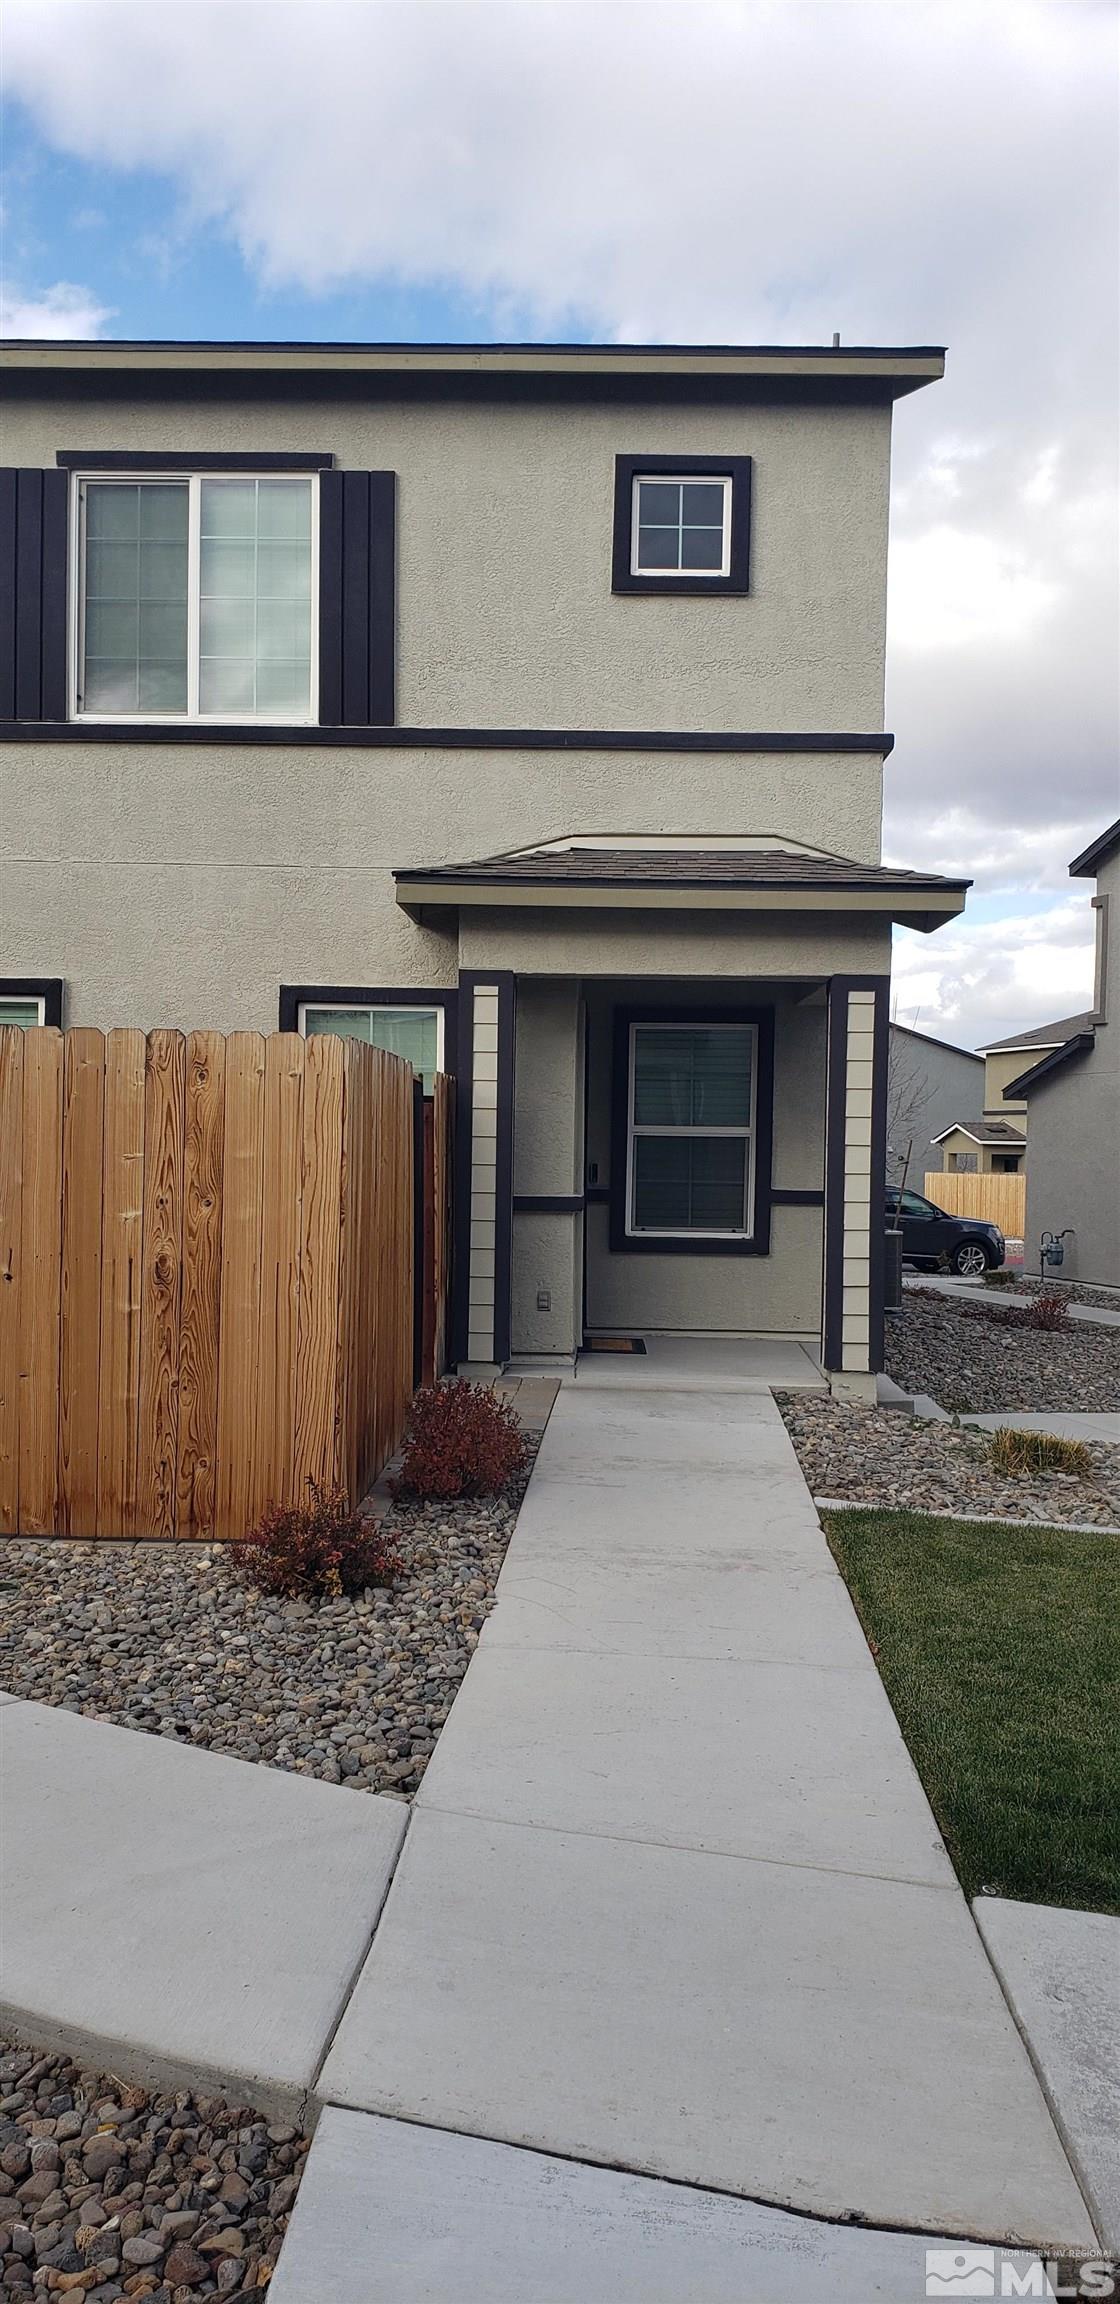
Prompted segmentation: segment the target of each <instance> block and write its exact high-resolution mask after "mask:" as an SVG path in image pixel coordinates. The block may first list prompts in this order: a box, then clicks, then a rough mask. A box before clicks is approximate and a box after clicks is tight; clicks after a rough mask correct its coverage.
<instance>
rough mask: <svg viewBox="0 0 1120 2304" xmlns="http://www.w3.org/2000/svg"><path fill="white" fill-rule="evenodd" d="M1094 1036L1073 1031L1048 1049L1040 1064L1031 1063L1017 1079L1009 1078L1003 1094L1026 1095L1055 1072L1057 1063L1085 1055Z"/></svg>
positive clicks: (1093, 1034)
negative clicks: (1056, 1045) (1061, 1041)
mask: <svg viewBox="0 0 1120 2304" xmlns="http://www.w3.org/2000/svg"><path fill="white" fill-rule="evenodd" d="M1095 1038H1096V1034H1095V1033H1093V1032H1091V1031H1085V1032H1075V1033H1073V1034H1072V1036H1071V1037H1070V1039H1068V1040H1066V1041H1063V1043H1062V1046H1061V1047H1060V1048H1051V1049H1049V1050H1048V1052H1047V1054H1046V1055H1045V1056H1044V1057H1043V1059H1042V1062H1041V1063H1040V1064H1032V1065H1031V1066H1030V1067H1029V1069H1028V1070H1027V1071H1026V1072H1020V1074H1019V1076H1018V1079H1016V1080H1009V1081H1008V1083H1007V1086H1006V1088H1005V1089H1004V1091H1003V1093H1004V1095H1005V1096H1026V1095H1028V1094H1029V1092H1030V1090H1031V1089H1032V1088H1037V1087H1038V1084H1039V1082H1040V1081H1041V1080H1045V1079H1046V1078H1047V1075H1048V1074H1049V1073H1051V1072H1056V1071H1057V1069H1058V1066H1059V1064H1068V1063H1069V1060H1070V1058H1071V1056H1087V1055H1088V1053H1089V1050H1090V1048H1091V1047H1092V1046H1093V1043H1094V1040H1095Z"/></svg>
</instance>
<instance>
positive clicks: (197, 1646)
mask: <svg viewBox="0 0 1120 2304" xmlns="http://www.w3.org/2000/svg"><path fill="white" fill-rule="evenodd" d="M532 1446H533V1443H532V1441H530V1447H532ZM527 1479H528V1474H527V1473H526V1475H525V1478H524V1479H523V1480H521V1481H520V1482H519V1484H518V1485H517V1487H516V1488H515V1489H513V1490H511V1491H510V1493H509V1495H508V1496H507V1497H502V1498H494V1497H486V1498H482V1499H478V1500H475V1501H460V1502H457V1503H453V1504H416V1503H407V1504H406V1503H403V1502H402V1503H399V1504H395V1505H394V1506H393V1507H392V1509H391V1510H390V1511H389V1512H388V1514H387V1515H386V1518H385V1521H384V1527H385V1531H386V1534H387V1536H388V1539H389V1541H390V1543H391V1546H392V1549H393V1550H394V1552H395V1553H396V1554H397V1556H398V1558H399V1559H400V1561H401V1574H400V1576H399V1577H398V1579H397V1582H396V1583H395V1585H394V1586H393V1587H392V1588H391V1589H390V1590H385V1591H369V1592H364V1593H361V1594H359V1595H358V1596H357V1597H356V1598H354V1599H340V1600H321V1601H302V1600H273V1599H269V1598H267V1597H266V1596H265V1595H264V1594H263V1593H261V1592H257V1591H255V1590H253V1589H251V1588H250V1587H248V1586H247V1585H245V1584H243V1583H242V1582H241V1580H240V1578H239V1576H238V1575H237V1573H236V1570H235V1569H234V1567H233V1565H232V1563H231V1561H230V1557H229V1550H228V1548H227V1547H225V1546H217V1545H214V1546H211V1545H194V1544H182V1545H175V1546H171V1545H152V1544H115V1543H113V1544H107V1543H99V1544H91V1543H72V1542H70V1541H68V1540H67V1541H63V1540H61V1539H59V1538H57V1537H52V1538H48V1539H39V1540H36V1539H33V1538H15V1539H11V1540H9V1541H8V1542H6V1543H3V1544H0V1594H2V1597H3V1611H2V1621H0V1688H6V1689H8V1690H10V1692H11V1693H12V1694H13V1695H15V1696H23V1697H30V1698H33V1699H34V1700H35V1701H36V1702H38V1703H41V1704H60V1705H63V1706H64V1707H65V1708H66V1709H67V1710H68V1711H71V1712H85V1713H88V1714H89V1715H90V1717H91V1718H93V1719H96V1720H112V1721H115V1722H117V1724H118V1725H119V1726H120V1727H123V1728H140V1729H146V1730H147V1731H148V1732H149V1733H150V1734H152V1735H156V1736H167V1737H170V1738H172V1739H173V1740H174V1741H176V1742H178V1743H181V1744H195V1745H201V1746H203V1747H204V1748H205V1749H206V1750H208V1751H211V1752H228V1753H232V1754H234V1755H235V1756H236V1757H237V1758H238V1759H241V1760H258V1761H263V1762H265V1763H266V1764H267V1765H268V1766H269V1767H272V1768H286V1769H290V1770H292V1771H294V1773H295V1774H297V1775H300V1776H316V1777H319V1778H321V1779H322V1780H323V1781H324V1782H325V1783H328V1784H345V1785H347V1786H349V1787H350V1788H351V1789H352V1790H354V1791H357V1792H385V1793H390V1794H395V1795H396V1796H398V1797H400V1798H405V1799H407V1798H409V1797H410V1796H411V1794H412V1793H413V1792H415V1790H416V1788H417V1786H418V1784H419V1782H420V1779H421V1777H422V1776H423V1773H424V1770H425V1768H426V1766H427V1763H428V1760H429V1758H430V1756H431V1753H432V1751H433V1749H434V1747H435V1742H436V1738H437V1736H438V1735H439V1732H440V1729H441V1728H442V1726H443V1723H444V1721H445V1720H446V1718H447V1715H448V1712H449V1711H450V1708H451V1703H452V1700H453V1698H454V1695H455V1692H456V1690H457V1688H458V1686H459V1683H460V1681H461V1680H462V1677H463V1674H464V1672H465V1671H466V1669H467V1665H468V1664H469V1662H470V1659H471V1655H472V1652H473V1650H474V1649H475V1647H476V1646H477V1644H478V1636H479V1633H480V1631H481V1629H482V1626H483V1624H484V1623H485V1621H486V1618H487V1616H488V1615H489V1613H490V1610H491V1608H492V1607H493V1605H494V1587H495V1585H496V1583H497V1579H498V1570H499V1569H500V1567H501V1565H502V1561H503V1559H504V1557H505V1552H506V1547H507V1545H508V1543H509V1540H510V1537H511V1536H512V1534H513V1530H514V1526H515V1524H516V1520H517V1512H518V1507H519V1504H520V1502H521V1498H522V1496H523V1495H524V1492H525V1486H526V1484H527Z"/></svg>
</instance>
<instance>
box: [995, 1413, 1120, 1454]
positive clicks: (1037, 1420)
mask: <svg viewBox="0 0 1120 2304" xmlns="http://www.w3.org/2000/svg"><path fill="white" fill-rule="evenodd" d="M961 1423H962V1424H979V1425H981V1426H982V1427H983V1429H984V1430H985V1431H986V1432H998V1431H999V1429H1000V1427H1001V1425H1004V1426H1006V1425H1011V1427H1012V1429H1013V1430H1014V1431H1016V1432H1049V1433H1051V1434H1052V1435H1053V1437H1054V1438H1055V1439H1057V1440H1104V1441H1109V1442H1111V1443H1112V1444H1113V1445H1114V1446H1116V1445H1120V1414H1117V1413H1115V1412H1113V1411H1111V1410H1109V1409H1105V1408H1102V1409H1090V1408H1084V1409H1082V1408H1074V1409H1064V1408H1005V1409H1004V1410H1003V1411H1002V1412H1001V1414H1000V1415H998V1416H962V1417H961Z"/></svg>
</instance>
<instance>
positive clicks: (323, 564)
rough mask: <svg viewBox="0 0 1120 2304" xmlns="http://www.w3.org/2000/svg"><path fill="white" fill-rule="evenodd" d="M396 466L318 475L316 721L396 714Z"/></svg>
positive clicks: (367, 720) (362, 724)
mask: <svg viewBox="0 0 1120 2304" xmlns="http://www.w3.org/2000/svg"><path fill="white" fill-rule="evenodd" d="M396 495H397V478H396V473H395V472H337V471H330V472H323V473H321V474H320V476H319V719H320V723H321V724H322V726H324V727H332V728H377V727H391V726H392V724H393V721H394V720H395V718H396V622H397V613H396V572H397V535H396V525H397V520H396Z"/></svg>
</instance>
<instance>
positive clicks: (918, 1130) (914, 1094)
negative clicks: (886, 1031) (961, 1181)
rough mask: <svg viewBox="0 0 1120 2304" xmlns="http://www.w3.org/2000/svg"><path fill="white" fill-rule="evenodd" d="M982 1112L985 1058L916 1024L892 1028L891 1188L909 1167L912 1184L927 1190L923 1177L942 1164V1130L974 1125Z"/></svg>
mask: <svg viewBox="0 0 1120 2304" xmlns="http://www.w3.org/2000/svg"><path fill="white" fill-rule="evenodd" d="M983 1109H984V1060H983V1057H982V1056H975V1055H973V1053H972V1051H971V1049H968V1048H957V1047H955V1046H954V1044H953V1042H952V1041H951V1040H935V1039H934V1038H933V1036H932V1034H931V1033H929V1032H918V1031H917V1030H915V1028H914V1027H913V1026H912V1025H909V1024H894V1023H892V1025H891V1032H890V1064H889V1069H888V1074H887V1175H888V1178H889V1179H890V1181H891V1182H892V1183H895V1184H897V1183H899V1182H900V1181H901V1179H902V1173H903V1169H904V1168H905V1170H906V1178H907V1182H908V1183H909V1184H910V1185H912V1186H913V1187H914V1189H915V1190H916V1191H918V1192H922V1191H924V1189H925V1184H924V1178H925V1177H926V1176H927V1174H928V1173H929V1171H930V1170H931V1169H933V1168H940V1166H941V1164H942V1163H941V1148H940V1143H939V1140H938V1136H937V1130H938V1129H939V1128H941V1129H944V1128H947V1127H948V1126H949V1125H950V1124H951V1123H953V1122H955V1121H956V1120H958V1119H959V1120H961V1121H964V1122H968V1123H971V1124H973V1125H975V1124H977V1123H978V1122H979V1120H980V1118H981V1115H982V1113H983ZM908 1154H909V1158H907V1155H908Z"/></svg>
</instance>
